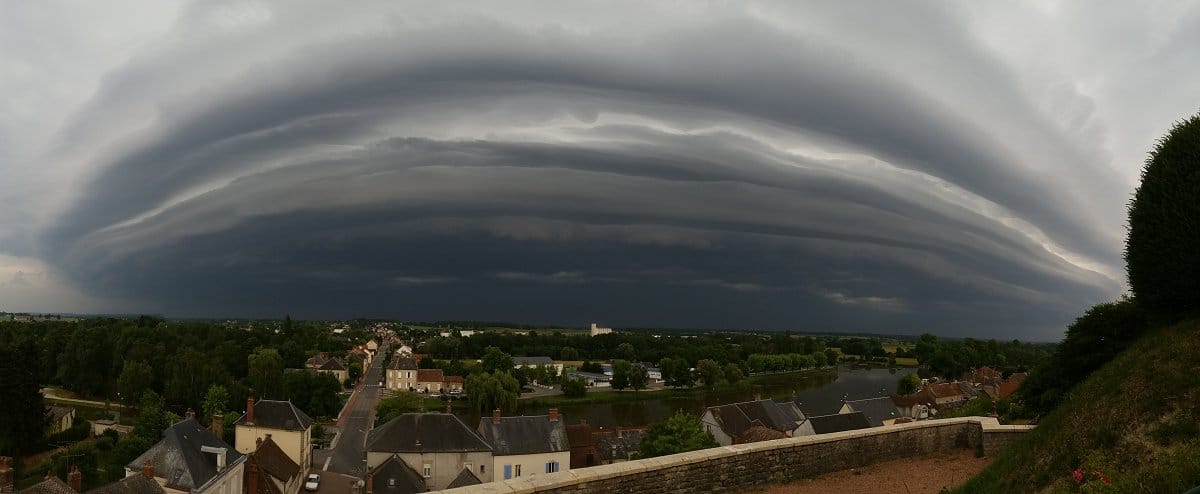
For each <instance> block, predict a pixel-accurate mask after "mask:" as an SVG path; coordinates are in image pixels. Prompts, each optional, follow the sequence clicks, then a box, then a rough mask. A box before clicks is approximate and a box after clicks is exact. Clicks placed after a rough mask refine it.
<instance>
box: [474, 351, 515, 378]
mask: <svg viewBox="0 0 1200 494" xmlns="http://www.w3.org/2000/svg"><path fill="white" fill-rule="evenodd" d="M480 360H481V363H482V364H483V371H484V372H487V373H495V372H497V371H500V372H511V371H512V370H513V367H516V364H514V363H513V359H512V356H510V355H509V354H507V353H504V352H503V351H501V350H500V349H499V348H496V347H494V346H490V347H487V349H486V350H484V352H483V358H482V359H480Z"/></svg>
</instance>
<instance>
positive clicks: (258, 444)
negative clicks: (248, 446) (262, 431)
mask: <svg viewBox="0 0 1200 494" xmlns="http://www.w3.org/2000/svg"><path fill="white" fill-rule="evenodd" d="M261 447H262V438H261V437H257V438H254V449H256V450H257V449H258V448H261Z"/></svg>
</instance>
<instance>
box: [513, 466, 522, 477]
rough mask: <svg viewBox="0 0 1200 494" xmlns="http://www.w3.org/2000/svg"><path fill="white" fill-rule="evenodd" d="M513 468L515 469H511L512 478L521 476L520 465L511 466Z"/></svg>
mask: <svg viewBox="0 0 1200 494" xmlns="http://www.w3.org/2000/svg"><path fill="white" fill-rule="evenodd" d="M513 466H514V467H516V468H514V469H513V477H520V476H521V465H513Z"/></svg>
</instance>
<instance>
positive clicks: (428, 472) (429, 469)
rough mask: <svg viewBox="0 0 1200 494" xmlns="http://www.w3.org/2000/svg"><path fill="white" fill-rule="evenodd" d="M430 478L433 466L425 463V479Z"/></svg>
mask: <svg viewBox="0 0 1200 494" xmlns="http://www.w3.org/2000/svg"><path fill="white" fill-rule="evenodd" d="M432 476H433V465H430V464H428V463H426V464H425V478H429V477H432Z"/></svg>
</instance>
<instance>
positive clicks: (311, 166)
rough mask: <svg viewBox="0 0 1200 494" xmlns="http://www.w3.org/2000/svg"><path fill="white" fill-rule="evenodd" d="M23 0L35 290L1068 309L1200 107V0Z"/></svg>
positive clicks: (7, 132)
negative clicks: (1174, 136)
mask: <svg viewBox="0 0 1200 494" xmlns="http://www.w3.org/2000/svg"><path fill="white" fill-rule="evenodd" d="M13 7H14V8H15V9H17V10H18V11H20V12H18V13H17V14H18V15H14V16H11V17H8V18H7V19H4V20H0V32H5V33H8V34H6V35H4V36H5V42H4V43H0V45H3V47H2V48H0V57H3V59H2V60H3V61H4V63H3V64H2V65H0V72H3V73H5V75H6V79H8V75H10V74H11V75H13V77H12V79H11V80H12V81H14V82H13V89H12V92H11V93H10V94H9V95H8V96H7V97H6V98H5V99H3V100H0V114H2V115H4V117H3V121H2V122H0V143H4V144H0V171H2V172H3V173H4V174H5V176H7V177H9V178H10V179H9V180H7V181H6V183H5V184H3V185H0V194H3V195H4V196H5V197H7V198H10V199H11V200H10V201H6V202H9V203H10V205H11V207H9V208H7V209H6V210H5V211H0V261H3V260H5V259H24V260H26V261H25V264H29V263H36V264H38V265H39V266H40V267H41V268H44V271H45V272H47V273H52V274H53V276H47V278H48V279H52V280H53V282H54V283H57V284H59V285H61V288H62V291H63V292H64V293H69V294H70V295H68V296H64V297H61V298H57V299H56V300H53V301H45V302H42V303H41V305H38V304H39V302H36V301H35V302H33V303H32V304H31V307H16V306H14V307H5V306H4V305H5V304H3V300H2V299H3V298H5V294H6V293H7V294H9V295H12V296H13V297H14V298H12V300H25V299H18V298H16V297H15V294H16V293H18V291H20V290H22V289H26V288H28V285H29V283H28V282H27V281H26V276H25V275H24V274H21V273H26V274H27V273H28V272H29V271H28V267H27V266H23V265H18V264H20V263H17V262H15V261H14V262H11V263H9V264H8V265H0V279H4V280H9V281H6V282H5V283H4V284H2V285H0V309H7V310H30V309H32V310H92V311H146V312H161V313H165V314H167V315H169V316H180V317H185V316H211V317H235V316H272V317H273V316H282V315H283V314H284V313H290V314H292V315H293V317H307V318H341V317H357V316H365V317H395V318H402V319H425V320H428V319H451V318H452V319H486V320H511V321H522V322H543V323H561V324H575V325H582V324H585V323H587V322H591V321H593V320H594V321H599V322H603V323H606V324H609V325H616V326H668V327H696V328H700V327H704V328H708V327H737V328H777V329H782V328H791V329H798V330H820V331H873V332H907V333H911V332H922V331H933V332H936V333H942V334H946V335H956V336H982V337H997V338H1009V337H1017V338H1023V339H1029V338H1032V339H1054V338H1057V337H1058V336H1059V335H1060V334H1061V331H1062V328H1063V326H1064V324H1065V323H1067V322H1069V321H1070V320H1071V319H1072V318H1073V317H1074V316H1075V315H1077V314H1079V313H1081V312H1082V310H1083V309H1085V308H1086V307H1088V306H1090V305H1092V304H1095V303H1098V302H1101V301H1106V300H1111V299H1113V298H1114V297H1116V296H1118V295H1119V294H1120V293H1121V292H1122V291H1123V290H1124V289H1125V283H1124V270H1123V264H1122V261H1121V255H1120V254H1121V248H1122V239H1123V235H1124V227H1123V225H1124V207H1125V204H1126V202H1127V200H1128V197H1129V194H1130V193H1131V191H1132V190H1133V187H1134V186H1135V184H1136V177H1137V170H1138V168H1139V166H1140V163H1141V159H1142V158H1143V156H1144V153H1145V152H1146V150H1147V149H1148V148H1149V147H1150V145H1151V143H1152V140H1153V138H1154V136H1155V135H1157V134H1159V133H1161V132H1162V131H1163V130H1165V129H1166V128H1167V127H1169V125H1170V123H1171V122H1172V121H1173V120H1174V119H1176V118H1179V117H1181V116H1183V115H1187V114H1190V113H1192V112H1193V111H1194V110H1195V109H1196V108H1198V107H1200V105H1198V104H1197V96H1196V95H1194V94H1186V92H1185V91H1182V90H1176V89H1170V88H1168V89H1166V90H1164V91H1162V92H1156V91H1148V90H1147V89H1146V88H1144V87H1143V86H1142V85H1143V84H1144V83H1145V82H1146V81H1148V80H1154V78H1153V77H1151V75H1153V74H1155V73H1156V72H1154V71H1163V72H1164V73H1166V72H1171V73H1173V74H1175V75H1174V76H1172V77H1173V78H1175V79H1182V78H1183V76H1182V74H1181V73H1180V71H1182V72H1184V73H1190V74H1191V75H1192V76H1195V75H1198V74H1197V72H1200V69H1197V68H1196V67H1194V66H1193V65H1191V64H1185V63H1183V61H1182V59H1181V57H1182V56H1183V55H1184V54H1187V53H1191V54H1192V55H1195V52H1196V50H1197V49H1196V47H1197V46H1200V44H1197V43H1194V39H1193V40H1191V41H1189V39H1188V36H1189V34H1188V33H1191V34H1190V36H1191V37H1192V38H1194V33H1195V32H1196V31H1197V29H1192V30H1187V29H1185V28H1186V26H1189V25H1190V26H1193V27H1200V9H1197V8H1190V9H1187V8H1181V7H1171V8H1170V9H1168V8H1167V7H1164V8H1163V9H1158V10H1155V9H1142V8H1140V7H1139V8H1133V7H1129V9H1130V10H1131V11H1134V12H1107V11H1101V10H1096V9H1108V8H1120V7H1121V6H1095V5H1090V4H1089V5H1074V6H1071V5H1061V6H1057V7H1055V8H1054V9H1046V8H1044V6H1041V4H1040V3H1037V2H1032V3H1030V5H1027V6H1026V7H1028V8H1023V9H1013V10H1012V11H1005V12H993V11H988V10H987V9H988V8H989V7H986V6H947V5H944V4H925V3H906V4H895V3H892V2H881V3H878V4H871V5H868V4H863V3H855V4H853V5H801V4H793V3H792V2H780V3H772V2H764V3H758V2H750V3H746V4H739V5H728V6H724V7H715V6H710V5H699V4H682V5H677V4H665V3H663V4H647V3H645V2H630V3H616V4H613V3H612V2H597V3H591V2H582V3H574V2H572V3H570V4H559V3H554V4H549V5H547V4H545V3H528V4H525V3H514V4H510V5H509V8H505V9H503V12H498V11H497V10H500V9H499V8H498V6H495V5H492V4H487V3H482V4H469V3H456V4H454V5H430V4H426V3H404V2H381V3H369V2H368V3H363V4H359V5H356V6H355V7H354V8H353V9H346V10H347V11H345V12H340V11H330V10H329V9H328V6H327V5H323V4H318V3H306V2H289V3H286V4H274V3H257V2H198V3H195V4H190V3H187V4H165V5H164V3H163V2H152V3H151V4H148V5H145V6H142V7H145V10H146V12H145V15H144V16H130V17H137V18H136V19H125V18H123V17H122V18H115V17H114V18H105V17H104V16H102V15H101V16H100V17H99V18H97V19H96V21H95V22H94V23H92V22H88V20H87V18H88V15H89V13H88V12H81V11H75V10H71V11H68V10H67V9H66V8H65V7H63V8H61V9H60V8H58V7H56V6H54V5H42V4H28V5H20V6H13ZM130 7H131V8H133V7H137V5H136V4H130ZM1193 7H1194V6H1193ZM133 10H136V8H135V9H133ZM1079 10H1085V11H1087V12H1088V13H1089V15H1095V16H1102V17H1104V18H1110V19H1118V20H1122V22H1123V24H1121V29H1112V30H1101V29H1098V28H1097V27H1095V26H1092V25H1089V24H1087V23H1085V22H1082V21H1080V20H1078V19H1075V17H1079V14H1078V13H1077V12H1075V11H1079ZM1093 11H1095V12H1093ZM106 23H107V24H106ZM121 23H126V24H128V25H127V26H125V28H126V29H125V30H124V31H122V32H124V33H125V34H123V35H120V36H117V37H116V38H106V37H104V36H102V35H101V33H105V32H109V31H112V30H116V29H117V28H118V27H119V24H121ZM1164 25H1167V26H1177V27H1175V28H1173V30H1172V29H1165V28H1163V30H1160V31H1157V32H1156V31H1154V30H1153V28H1155V27H1156V26H1164ZM1029 26H1056V27H1058V28H1060V29H1059V30H1049V29H1048V30H1046V32H1042V33H1035V34H1032V35H1028V36H1027V35H1025V34H1023V33H1024V31H1023V29H1024V28H1025V27H1029ZM1062 30H1066V31H1068V32H1070V33H1074V34H1075V36H1074V37H1070V36H1066V35H1065V34H1063V33H1062V32H1059V31H1062ZM47 34H50V35H55V36H61V37H62V39H59V40H57V41H54V42H43V41H39V40H41V39H42V38H43V37H44V35H47ZM1039 40H1040V41H1041V42H1042V43H1043V44H1042V45H1041V46H1039V45H1038V41H1039ZM1116 44H1120V45H1121V46H1122V47H1123V48H1122V50H1124V51H1122V52H1120V53H1112V52H1104V50H1105V49H1106V48H1105V47H1106V46H1107V47H1111V46H1114V45H1116ZM1093 51H1095V52H1096V53H1097V57H1100V58H1099V59H1097V58H1095V57H1091V56H1090V55H1091V54H1092V53H1093ZM1100 52H1103V54H1100ZM1055 56H1057V57H1061V58H1062V60H1064V61H1062V62H1061V63H1057V64H1052V63H1050V62H1051V60H1052V57H1055ZM1193 59H1194V58H1193ZM72 61H76V62H78V63H77V64H75V63H71V62H72ZM1131 97H1136V98H1139V99H1140V100H1142V101H1145V104H1144V105H1141V106H1138V105H1134V104H1132V103H1131V102H1130V101H1129V100H1128V98H1131ZM1150 100H1153V101H1150ZM1148 116H1152V117H1153V118H1148ZM17 268H20V269H22V270H23V271H19V270H17ZM5 269H11V270H12V272H7V271H5ZM39 272H40V271H39ZM6 273H7V274H6ZM43 288H44V287H43ZM51 302H53V303H51ZM26 303H27V304H28V302H26Z"/></svg>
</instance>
